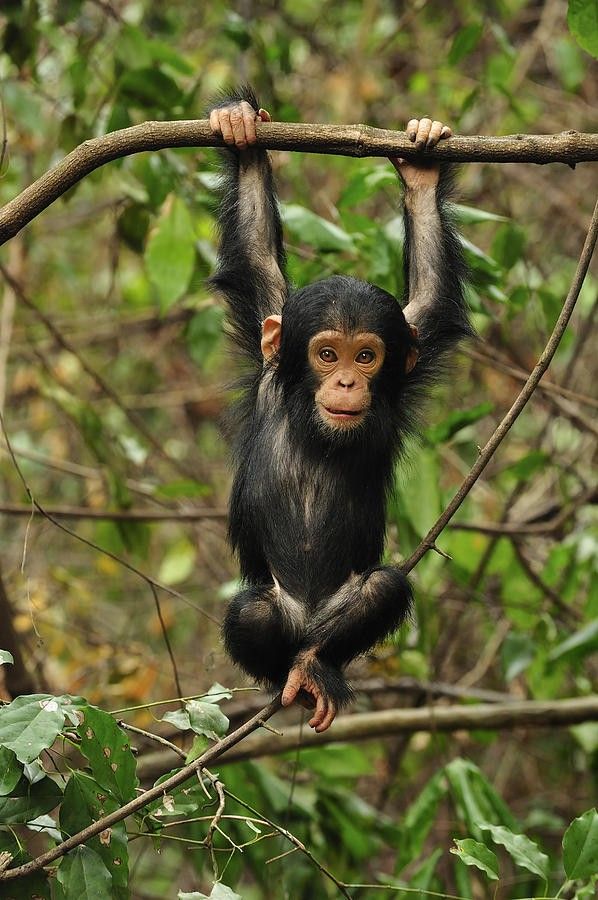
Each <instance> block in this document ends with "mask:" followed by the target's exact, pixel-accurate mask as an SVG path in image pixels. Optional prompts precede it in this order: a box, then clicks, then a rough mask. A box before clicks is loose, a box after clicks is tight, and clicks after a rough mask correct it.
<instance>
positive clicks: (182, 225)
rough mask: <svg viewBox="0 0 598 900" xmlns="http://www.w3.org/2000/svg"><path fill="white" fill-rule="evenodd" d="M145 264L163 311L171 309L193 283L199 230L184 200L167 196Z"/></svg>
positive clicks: (148, 247)
mask: <svg viewBox="0 0 598 900" xmlns="http://www.w3.org/2000/svg"><path fill="white" fill-rule="evenodd" d="M145 265H146V269H147V274H148V276H149V279H150V281H151V282H152V284H153V285H154V286H155V288H156V290H157V292H158V297H159V298H160V306H161V309H162V311H166V310H167V309H169V308H170V307H171V306H172V305H173V303H176V301H177V300H178V299H179V297H181V296H182V295H183V294H184V293H185V291H186V290H187V287H188V285H189V281H190V279H191V276H192V274H193V268H194V266H195V232H194V230H193V222H192V221H191V216H190V214H189V211H188V209H187V207H186V206H185V204H184V203H183V201H182V200H181V199H180V198H178V197H173V196H172V195H170V196H169V198H168V199H167V200H166V203H165V204H164V206H163V208H162V213H161V215H160V218H159V219H158V223H157V226H156V228H155V229H154V230H153V231H152V233H151V235H150V238H149V240H148V242H147V247H146V250H145Z"/></svg>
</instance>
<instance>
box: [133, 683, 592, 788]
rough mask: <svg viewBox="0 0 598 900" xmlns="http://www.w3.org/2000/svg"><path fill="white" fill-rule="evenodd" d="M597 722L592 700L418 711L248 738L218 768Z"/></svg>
mask: <svg viewBox="0 0 598 900" xmlns="http://www.w3.org/2000/svg"><path fill="white" fill-rule="evenodd" d="M597 721H598V694H595V695H592V696H591V697H582V698H573V699H567V700H527V701H517V700H515V701H508V702H506V703H480V704H476V705H472V706H457V705H453V706H434V705H432V706H422V707H418V708H417V709H385V710H381V711H379V712H367V713H357V714H355V715H348V716H339V717H338V718H337V719H335V720H334V724H333V725H332V727H331V728H329V729H328V730H327V731H324V732H323V733H322V734H317V733H316V732H315V731H311V730H308V729H306V728H301V726H299V725H295V726H293V727H292V728H285V730H284V733H283V734H281V735H277V734H272V733H268V734H264V735H260V736H259V737H253V738H248V739H247V740H245V741H243V744H242V745H237V746H235V747H234V748H233V749H231V750H229V751H228V752H227V753H226V754H223V756H222V757H221V758H220V759H219V760H218V765H219V766H223V765H224V764H226V763H229V762H230V763H232V762H241V761H242V760H247V759H257V758H259V757H262V756H273V755H276V754H279V753H287V752H288V751H290V750H295V749H296V748H297V747H301V748H305V747H321V746H324V744H332V743H336V742H340V741H351V742H353V741H365V740H371V739H372V738H386V737H391V736H393V735H397V734H413V733H415V732H416V731H424V732H426V731H427V732H440V731H442V732H450V731H495V730H499V729H500V730H507V729H513V728H554V727H562V728H566V727H568V726H569V725H578V724H579V723H580V722H597ZM175 764H176V762H175V756H174V754H173V755H171V752H170V751H165V752H158V753H151V754H148V755H147V756H145V757H142V758H141V759H140V760H139V762H138V764H137V774H138V775H139V777H140V778H141V779H142V780H144V781H145V780H147V779H153V778H157V777H158V776H159V775H161V774H163V773H164V772H166V771H168V770H169V769H170V768H172V766H173V765H175Z"/></svg>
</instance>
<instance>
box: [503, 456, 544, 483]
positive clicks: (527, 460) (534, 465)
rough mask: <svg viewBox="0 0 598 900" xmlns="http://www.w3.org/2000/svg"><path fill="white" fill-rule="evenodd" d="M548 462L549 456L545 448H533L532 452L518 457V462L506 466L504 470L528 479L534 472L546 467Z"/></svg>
mask: <svg viewBox="0 0 598 900" xmlns="http://www.w3.org/2000/svg"><path fill="white" fill-rule="evenodd" d="M548 462H549V457H548V454H547V453H544V451H543V450H532V451H531V452H530V453H526V454H525V456H522V457H521V459H518V460H517V462H514V463H511V464H510V465H508V466H505V468H504V471H505V472H510V473H511V474H512V475H515V476H516V477H517V478H523V479H526V480H527V479H528V478H530V477H531V476H532V475H533V474H534V472H538V471H539V470H541V469H544V468H545V467H546V466H547V465H548Z"/></svg>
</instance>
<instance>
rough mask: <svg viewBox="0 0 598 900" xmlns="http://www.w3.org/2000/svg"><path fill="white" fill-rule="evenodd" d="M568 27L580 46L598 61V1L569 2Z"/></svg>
mask: <svg viewBox="0 0 598 900" xmlns="http://www.w3.org/2000/svg"><path fill="white" fill-rule="evenodd" d="M567 25H568V26H569V31H570V32H571V34H572V35H573V37H574V38H575V40H576V41H577V43H578V44H579V46H580V47H583V49H584V50H586V51H587V52H588V53H590V54H591V55H592V56H594V57H595V58H596V59H598V4H597V3H596V0H569V10H568V13H567Z"/></svg>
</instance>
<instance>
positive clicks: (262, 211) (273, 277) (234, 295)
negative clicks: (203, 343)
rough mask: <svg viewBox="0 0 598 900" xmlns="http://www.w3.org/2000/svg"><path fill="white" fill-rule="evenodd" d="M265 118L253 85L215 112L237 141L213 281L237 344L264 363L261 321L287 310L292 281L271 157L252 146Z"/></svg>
mask: <svg viewBox="0 0 598 900" xmlns="http://www.w3.org/2000/svg"><path fill="white" fill-rule="evenodd" d="M260 121H265V122H269V121H270V115H269V113H267V112H266V110H263V109H260V106H259V104H258V102H257V99H256V97H255V95H254V93H253V91H252V90H251V89H250V88H248V87H243V88H239V89H238V90H237V91H234V92H233V93H231V94H229V95H228V96H227V97H226V98H225V99H224V100H223V101H222V102H220V103H218V104H217V105H216V106H215V107H213V108H212V110H211V111H210V125H211V126H212V130H213V131H214V132H215V133H216V134H222V137H223V138H224V140H225V142H226V143H227V144H231V145H232V146H231V148H230V149H227V150H225V151H224V153H225V166H224V171H223V180H224V184H223V187H224V192H223V197H222V202H221V205H220V211H219V217H218V221H219V226H220V247H219V251H218V269H217V271H216V274H215V275H214V276H213V278H212V279H211V284H213V285H214V286H215V287H216V288H217V289H218V290H220V291H221V292H222V294H223V295H224V297H225V298H226V301H227V303H228V307H229V321H230V323H231V326H232V330H233V337H234V338H235V340H236V342H237V344H238V345H239V346H240V347H241V349H243V350H244V351H245V352H246V353H247V354H248V355H249V356H250V357H251V359H253V360H254V361H255V362H256V363H257V364H259V365H260V367H261V365H262V359H263V358H262V352H261V346H260V344H261V337H262V331H261V324H262V322H263V320H264V319H266V318H267V317H268V316H272V315H280V313H281V312H282V306H283V303H284V301H285V299H286V296H287V282H286V276H285V253H284V246H283V241H282V227H281V223H280V215H279V212H278V205H277V199H276V193H275V190H274V179H273V176H272V169H271V166H270V160H269V158H268V154H267V152H266V151H265V150H261V149H259V148H258V147H255V146H252V144H255V140H256V122H260Z"/></svg>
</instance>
